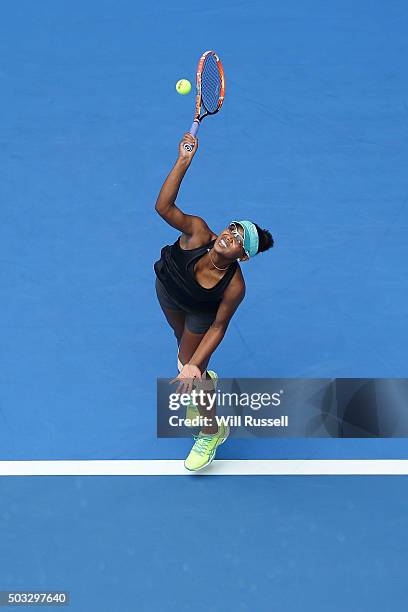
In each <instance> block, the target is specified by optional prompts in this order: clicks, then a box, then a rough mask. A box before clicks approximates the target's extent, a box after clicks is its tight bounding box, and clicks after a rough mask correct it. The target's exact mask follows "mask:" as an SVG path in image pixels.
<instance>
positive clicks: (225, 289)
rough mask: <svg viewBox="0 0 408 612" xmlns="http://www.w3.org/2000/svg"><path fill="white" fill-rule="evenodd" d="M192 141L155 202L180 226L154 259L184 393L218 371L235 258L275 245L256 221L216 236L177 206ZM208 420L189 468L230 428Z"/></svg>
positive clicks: (239, 288) (236, 296)
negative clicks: (215, 359) (215, 363)
mask: <svg viewBox="0 0 408 612" xmlns="http://www.w3.org/2000/svg"><path fill="white" fill-rule="evenodd" d="M186 143H189V144H191V145H192V146H193V148H192V150H191V151H187V150H186V148H185V147H184V145H185V144H186ZM197 148H198V140H197V139H196V138H194V137H193V136H191V134H189V133H186V134H184V136H183V139H182V140H181V142H180V144H179V155H178V159H177V161H176V163H175V165H174V167H173V169H172V170H171V172H170V174H169V175H168V177H167V178H166V180H165V181H164V183H163V186H162V188H161V190H160V193H159V196H158V198H157V202H156V211H157V212H158V213H159V215H160V216H161V217H162V218H163V219H164V220H165V221H166V222H167V223H168V224H169V225H171V226H172V227H174V228H175V229H176V230H178V231H179V232H181V235H180V236H179V237H178V238H177V240H176V242H175V243H174V244H172V245H167V246H165V247H163V249H162V251H161V257H160V259H159V261H156V263H155V264H154V269H155V272H156V293H157V298H158V300H159V303H160V306H161V308H162V310H163V313H164V315H165V317H166V319H167V322H168V324H169V325H170V327H171V328H172V330H173V332H174V335H175V337H176V340H177V345H178V369H179V374H178V376H177V377H176V378H175V379H174V382H177V383H178V385H179V387H178V391H179V392H190V391H191V388H192V381H194V379H203V378H208V379H210V378H211V379H212V380H213V381H214V383H215V381H216V378H217V375H216V374H215V372H212V371H207V368H208V364H209V361H210V358H211V355H212V354H213V353H214V351H215V349H216V348H217V346H218V345H219V344H220V342H221V340H222V339H223V337H224V335H225V332H226V330H227V327H228V324H229V322H230V320H231V317H232V316H233V315H234V313H235V311H236V310H237V308H238V306H239V304H240V303H241V302H242V300H243V299H244V295H245V282H244V278H243V276H242V272H241V267H240V265H239V263H238V262H246V261H248V260H249V259H251V258H252V257H254V256H255V255H257V253H260V252H262V251H266V250H267V249H269V248H270V247H272V246H273V238H272V236H271V234H270V232H269V231H268V230H263V229H261V228H260V227H258V225H256V223H253V222H251V221H247V220H242V221H232V222H231V223H229V225H228V226H227V227H226V228H225V229H224V230H222V232H220V234H218V235H217V234H215V233H214V232H213V231H212V230H211V229H210V228H209V227H208V225H207V223H206V222H205V221H204V219H202V218H201V217H198V216H195V215H188V214H186V213H184V212H182V211H181V210H180V209H179V208H178V207H177V206H176V198H177V194H178V192H179V189H180V185H181V182H182V180H183V178H184V175H185V174H186V172H187V170H188V168H189V166H190V164H191V162H192V159H193V157H194V155H195V154H196V152H197ZM191 408H194V406H193V407H191ZM212 421H213V424H212V425H211V426H208V427H203V428H202V429H201V431H200V434H199V435H198V436H197V437H195V443H194V445H193V447H192V449H191V451H190V453H189V455H188V457H187V459H186V460H185V462H184V465H185V467H186V468H187V469H188V470H192V471H196V470H199V469H201V468H203V467H205V466H206V465H208V464H209V463H210V462H211V461H212V460H213V459H214V457H215V453H216V450H217V447H218V446H219V445H220V444H222V443H223V442H224V441H225V439H226V438H227V436H228V434H229V428H228V427H226V426H223V425H220V426H219V427H218V426H217V424H216V423H215V419H212Z"/></svg>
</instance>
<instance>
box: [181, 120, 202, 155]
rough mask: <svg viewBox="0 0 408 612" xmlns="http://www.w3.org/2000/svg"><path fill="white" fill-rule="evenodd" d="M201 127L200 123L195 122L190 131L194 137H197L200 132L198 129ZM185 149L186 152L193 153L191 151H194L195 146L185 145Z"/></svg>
mask: <svg viewBox="0 0 408 612" xmlns="http://www.w3.org/2000/svg"><path fill="white" fill-rule="evenodd" d="M199 127H200V122H199V121H194V122H193V125H192V126H191V128H190V129H189V132H190V134H191V135H192V136H195V135H196V134H197V132H198V128H199ZM184 149H185V150H186V151H189V152H190V153H191V151H192V150H193V145H191V144H187V143H186V144H185V145H184Z"/></svg>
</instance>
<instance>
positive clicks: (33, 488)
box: [0, 0, 408, 612]
mask: <svg viewBox="0 0 408 612" xmlns="http://www.w3.org/2000/svg"><path fill="white" fill-rule="evenodd" d="M407 27H408V7H407V5H406V3H405V2H402V1H398V0H396V1H395V2H392V3H385V2H383V1H379V0H374V1H373V2H369V1H368V0H362V1H360V2H357V3H355V2H351V0H345V1H341V2H340V1H339V0H335V1H334V2H329V3H328V2H323V1H320V0H319V1H318V0H311V1H310V2H309V1H306V2H302V1H301V0H289V1H287V2H285V3H277V2H268V1H266V0H254V1H252V2H249V1H247V2H241V1H239V0H238V1H237V2H232V0H221V2H220V3H219V4H208V5H204V4H202V3H201V4H199V3H194V2H187V1H186V0H175V1H174V2H172V3H167V2H163V1H162V0H159V1H158V2H156V3H148V2H144V1H141V2H131V1H130V0H118V1H117V2H113V0H109V1H107V0H101V1H99V2H96V1H94V0H85V1H84V2H78V1H77V0H73V1H72V2H65V1H62V2H51V0H42V1H41V2H30V1H29V0H18V1H16V2H11V0H5V1H4V2H3V3H2V17H1V23H0V85H1V95H0V110H1V112H0V141H1V142H0V163H1V179H0V202H1V209H0V210H1V212H0V217H1V223H0V274H1V284H0V291H1V302H0V303H1V306H0V312H1V319H0V325H1V342H0V366H1V367H0V390H1V394H0V474H1V477H0V490H1V495H2V503H1V512H0V516H1V538H0V569H1V571H0V590H10V589H14V590H30V589H31V590H44V589H48V590H57V589H62V590H67V591H70V593H71V604H70V609H72V610H78V611H80V612H82V611H84V612H85V611H86V612H88V611H90V610H97V611H98V612H99V611H100V612H105V611H106V612H116V611H118V612H119V611H120V612H122V611H123V612H127V611H132V610H146V611H156V610H159V611H167V610H169V611H173V610H174V611H176V610H177V611H180V610H197V611H200V610H213V611H216V612H227V611H229V610H250V611H251V612H263V611H271V610H279V611H285V612H292V611H293V612H300V611H301V612H303V611H305V610H314V611H316V612H320V611H325V612H328V611H335V612H337V611H338V610H345V609H347V610H349V611H353V612H354V611H356V612H365V611H370V612H371V611H375V612H376V611H377V610H378V611H383V610H385V609H388V610H392V611H393V612H394V611H398V612H399V611H400V610H401V611H402V610H406V600H407V595H408V589H407V587H406V581H405V558H406V551H407V545H408V542H407V519H406V517H407V504H408V496H407V493H408V491H407V486H408V485H407V480H406V477H405V476H396V475H394V476H392V475H388V476H386V475H378V474H380V473H383V472H381V470H379V468H378V465H379V463H377V462H378V461H379V462H381V461H389V460H393V461H395V464H389V463H388V464H387V465H388V468H387V470H386V471H385V472H384V473H388V474H393V473H395V474H396V473H400V474H401V473H406V468H404V467H403V466H405V463H404V462H405V461H406V460H407V459H408V443H407V441H406V439H405V438H395V439H374V438H373V439H348V440H347V439H283V438H280V439H246V440H239V439H234V440H231V441H229V442H227V443H226V444H225V445H223V446H222V447H221V449H220V451H219V453H218V454H217V458H218V460H219V461H220V463H219V464H217V465H218V466H221V467H218V468H217V466H215V468H214V472H213V475H212V476H211V471H210V472H208V473H207V477H205V478H201V477H191V476H189V475H187V476H178V475H173V476H172V477H170V473H173V474H175V473H177V474H178V473H179V472H178V470H179V466H180V465H182V460H183V459H184V458H185V456H186V454H187V453H188V450H189V448H190V446H191V441H189V440H187V439H184V440H180V439H173V440H168V439H157V438H156V379H157V377H173V376H175V375H176V374H177V351H176V343H175V340H174V337H173V335H172V333H171V331H170V329H169V328H168V326H167V324H166V321H165V319H164V317H163V314H162V312H161V310H160V307H159V305H158V304H157V302H156V295H155V291H154V280H155V279H154V272H153V262H154V261H155V260H156V259H157V258H158V256H159V254H160V249H161V247H162V246H163V245H164V244H170V243H172V242H174V241H175V239H176V238H177V232H176V231H175V230H173V229H172V228H170V227H169V226H167V225H166V224H165V223H164V222H163V221H162V220H161V219H160V218H159V217H158V215H157V214H156V213H155V211H154V204H155V201H156V197H157V194H158V191H159V189H160V187H161V184H162V182H163V180H164V178H165V176H166V175H167V173H168V171H169V170H170V168H171V166H172V164H173V163H174V161H175V159H176V156H177V146H178V142H179V140H180V137H181V136H182V134H183V133H184V132H185V131H187V130H188V128H189V127H190V124H191V120H192V114H193V106H194V98H193V95H189V96H179V95H177V93H176V91H175V83H176V81H177V80H178V79H180V78H188V79H190V80H191V81H192V82H194V79H195V70H196V64H197V60H198V58H199V56H200V55H201V53H202V52H203V51H205V50H206V49H215V50H216V51H217V52H218V53H219V54H220V57H221V58H222V61H223V64H224V69H225V73H226V98H225V103H224V106H223V108H222V111H221V112H220V113H219V115H217V116H216V117H214V118H209V119H208V120H206V121H205V122H204V124H203V126H202V128H201V130H200V134H199V142H200V145H199V151H198V153H197V155H196V156H195V158H194V161H193V165H192V167H191V168H190V170H189V172H188V175H187V176H186V178H185V180H184V182H183V185H182V188H181V191H180V196H179V198H178V204H179V206H180V207H181V208H182V209H183V210H185V211H186V212H188V213H193V214H198V215H200V216H202V217H204V218H205V219H206V221H207V222H208V224H209V225H210V227H211V228H212V229H213V230H214V231H216V232H218V231H220V230H221V229H223V228H224V227H225V226H226V225H227V224H228V223H229V222H230V221H231V220H232V219H237V218H238V219H239V218H251V219H253V220H254V221H255V222H256V223H258V224H259V225H261V227H266V228H269V229H270V230H271V231H272V234H273V236H274V238H275V241H276V246H275V248H274V249H273V250H272V251H270V252H268V253H264V254H261V255H259V257H257V258H256V259H254V260H253V261H251V262H249V263H248V264H246V265H245V264H243V265H242V269H243V274H244V276H245V280H246V284H247V294H246V298H245V300H244V302H243V303H242V305H241V306H240V308H239V309H238V311H237V314H236V315H235V317H234V318H233V320H232V322H231V324H230V327H229V329H228V331H227V335H226V337H225V339H224V341H223V342H222V345H221V346H220V347H219V349H218V350H217V352H216V353H215V355H214V358H213V359H212V361H211V366H212V368H213V369H215V370H216V371H217V372H218V373H219V375H220V376H223V377H266V378H280V377H282V378H284V377H286V378H290V377H295V378H302V377H303V378H315V377H326V378H335V377H383V378H388V377H389V378H398V377H400V378H404V377H406V374H407V370H406V364H407V362H408V342H407V329H406V304H407V297H408V276H407V274H406V262H407V260H408V241H407V239H406V236H407V230H408V175H407V171H406V167H407V154H408V82H407V79H406V57H407V51H408V43H407V36H406V32H407ZM112 460H114V461H115V462H117V464H115V465H119V466H121V465H127V464H124V463H122V462H126V461H131V462H133V463H132V464H131V465H133V466H134V467H133V468H132V469H133V470H134V471H133V472H131V473H133V474H135V473H137V469H139V468H138V467H137V466H139V467H140V465H142V466H143V465H146V463H143V462H146V461H151V462H158V461H167V460H168V461H170V462H175V463H169V465H171V466H173V465H174V466H176V467H175V468H174V470H175V471H173V472H172V469H173V468H171V469H170V468H169V470H168V471H166V470H165V469H163V470H161V467H160V466H162V465H163V464H162V463H152V464H151V465H156V468H152V469H151V472H150V473H144V474H141V475H139V476H137V477H136V476H132V475H128V476H123V475H121V474H123V473H124V468H123V469H122V468H121V467H118V469H116V471H115V470H114V472H113V473H116V476H115V475H111V476H95V475H94V476H85V475H82V474H84V471H83V470H85V472H86V465H87V462H89V461H98V462H100V463H98V465H100V466H102V467H101V468H100V470H101V471H102V472H103V473H111V472H110V471H109V470H106V472H104V468H103V466H104V465H107V464H105V463H104V462H109V461H112ZM320 460H322V461H327V460H330V461H333V462H334V463H333V464H330V465H333V466H337V468H336V467H334V468H333V470H331V471H330V470H329V473H332V474H334V473H338V474H342V473H344V471H342V469H343V468H342V467H341V466H342V465H343V466H344V465H346V464H345V463H344V462H347V461H362V462H364V466H365V467H364V469H362V470H360V469H356V470H355V472H354V474H355V475H350V476H343V475H336V476H334V475H331V476H330V475H324V476H323V475H321V476H318V475H309V476H304V475H299V474H303V473H304V472H307V470H308V468H306V469H303V470H302V469H301V468H300V467H299V466H301V465H303V466H305V465H309V463H308V462H310V464H311V465H313V464H312V462H313V461H320ZM21 461H27V462H33V463H32V466H33V468H32V471H30V470H29V469H28V471H26V472H23V473H25V474H27V473H28V474H29V473H34V472H35V470H38V471H39V473H42V474H43V475H40V476H36V477H34V476H27V475H21V476H11V475H10V474H12V473H14V472H13V469H14V468H13V467H10V466H12V465H14V464H15V465H16V466H18V465H21V464H19V463H18V462H21ZM61 461H75V462H79V463H78V464H77V467H71V468H69V469H68V470H67V471H66V472H64V471H63V470H62V469H60V465H61V464H60V463H58V462H61ZM233 461H242V462H245V461H248V464H243V465H244V466H245V465H248V466H252V467H251V468H250V469H249V468H248V469H247V470H246V469H245V467H242V470H241V469H240V471H239V472H238V473H237V474H236V475H235V476H231V475H228V469H227V468H226V469H225V470H224V471H223V469H222V466H223V465H225V466H228V465H230V466H231V465H234V464H233V463H232V462H233ZM262 461H270V462H274V461H282V462H286V463H284V464H282V465H285V466H286V468H287V472H286V473H290V474H292V475H290V476H289V475H283V476H282V475H279V476H278V475H277V473H278V471H277V470H275V468H274V467H273V466H275V464H273V463H271V464H270V465H272V467H271V470H270V472H268V474H269V475H266V474H263V475H260V473H259V471H260V470H257V469H256V465H257V464H258V465H259V466H261V465H264V464H262V463H261V462H262ZM290 461H293V462H295V463H289V462H290ZM10 462H12V463H11V464H10ZM42 462H52V463H51V464H50V463H47V465H48V466H50V465H51V466H52V465H55V466H57V467H56V468H55V469H56V473H58V474H59V475H55V476H48V475H45V474H49V473H50V470H51V472H52V468H49V467H48V468H47V470H48V471H47V470H45V469H43V468H42V467H41V466H44V465H45V463H44V464H43V463H42ZM221 462H225V463H221ZM257 462H258V463H257ZM367 462H368V463H367ZM70 465H71V466H72V465H73V464H70ZM109 465H110V464H109ZM148 465H150V464H148ZM240 465H241V464H240ZM254 465H255V468H253V466H254ZM392 465H395V470H394V469H393V467H392ZM288 466H289V467H288ZM291 466H293V467H291ZM339 466H340V467H339ZM390 466H391V467H390ZM401 466H402V467H401ZM16 469H18V468H16ZM217 470H218V471H217ZM299 470H300V471H299ZM125 472H126V471H125ZM62 473H67V474H68V475H66V476H62V475H61V474H62ZM99 473H100V472H99ZM154 474H156V475H154ZM243 474H248V475H243ZM296 474H298V475H296ZM368 474H371V475H368ZM375 474H377V475H375Z"/></svg>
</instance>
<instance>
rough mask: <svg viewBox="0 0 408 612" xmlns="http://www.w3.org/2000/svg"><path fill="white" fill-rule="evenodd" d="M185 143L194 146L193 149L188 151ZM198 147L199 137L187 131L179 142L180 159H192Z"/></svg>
mask: <svg viewBox="0 0 408 612" xmlns="http://www.w3.org/2000/svg"><path fill="white" fill-rule="evenodd" d="M185 144H189V145H191V146H192V147H193V150H192V151H187V150H186V149H185V148H184V145H185ZM197 149H198V140H197V138H194V136H192V135H191V134H190V133H189V132H186V133H185V134H184V136H183V138H182V139H181V141H180V144H179V158H180V159H187V160H188V161H191V160H192V159H193V157H194V155H195V154H196V152H197Z"/></svg>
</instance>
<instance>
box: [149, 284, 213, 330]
mask: <svg viewBox="0 0 408 612" xmlns="http://www.w3.org/2000/svg"><path fill="white" fill-rule="evenodd" d="M156 294H157V299H158V300H159V304H160V306H161V307H162V309H163V310H164V309H165V308H168V309H170V310H177V311H178V312H183V313H184V315H185V324H186V327H187V329H188V330H189V331H191V332H192V333H193V334H205V332H206V331H207V329H208V328H209V327H210V326H211V324H212V323H213V322H214V319H215V313H214V312H196V313H194V314H193V313H191V312H187V311H186V310H183V308H181V307H180V306H179V305H178V304H176V302H175V301H174V300H173V298H172V297H171V296H170V295H169V294H168V292H167V290H166V288H165V286H164V285H163V283H162V282H161V281H160V280H159V279H158V278H157V277H156Z"/></svg>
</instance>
